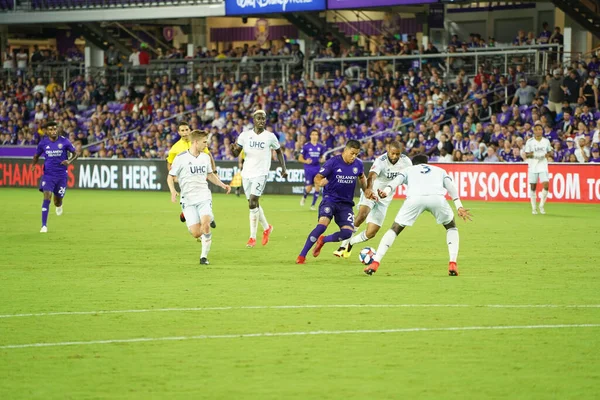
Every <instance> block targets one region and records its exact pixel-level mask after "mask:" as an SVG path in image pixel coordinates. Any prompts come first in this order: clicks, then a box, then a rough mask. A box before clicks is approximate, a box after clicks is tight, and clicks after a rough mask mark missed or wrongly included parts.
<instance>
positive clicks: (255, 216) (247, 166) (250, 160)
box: [231, 110, 287, 248]
mask: <svg viewBox="0 0 600 400" xmlns="http://www.w3.org/2000/svg"><path fill="white" fill-rule="evenodd" d="M252 118H253V119H254V129H253V130H251V131H244V132H242V133H241V134H240V136H239V137H238V139H237V142H236V143H232V144H231V152H232V153H233V155H234V156H235V157H237V156H238V155H239V154H240V152H241V151H242V150H244V154H245V158H244V166H243V168H242V186H243V187H244V193H245V194H246V198H247V199H248V205H249V207H250V239H248V243H247V244H246V247H249V248H250V247H254V246H256V231H257V229H258V222H259V221H260V223H261V225H262V227H263V238H262V245H263V246H265V245H266V244H267V243H269V236H270V235H271V232H273V226H271V225H269V223H268V222H267V218H266V217H265V213H264V211H263V209H262V207H261V206H260V204H259V202H258V200H259V198H260V196H261V195H262V193H263V191H264V190H265V185H266V184H267V177H268V175H269V170H270V169H271V158H272V151H273V150H275V151H276V153H277V159H278V160H279V163H280V164H281V168H282V172H281V176H282V177H283V178H286V177H287V170H286V167H285V159H284V157H283V152H282V151H281V146H280V145H279V139H277V136H275V134H273V132H270V131H267V130H265V126H266V119H267V114H266V113H265V112H264V111H263V110H257V111H255V112H254V114H252Z"/></svg>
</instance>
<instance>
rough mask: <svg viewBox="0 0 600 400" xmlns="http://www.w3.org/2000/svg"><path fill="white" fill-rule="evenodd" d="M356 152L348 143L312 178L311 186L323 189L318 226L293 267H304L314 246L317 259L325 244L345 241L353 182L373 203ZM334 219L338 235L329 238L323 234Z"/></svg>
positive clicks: (357, 146)
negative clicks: (358, 183)
mask: <svg viewBox="0 0 600 400" xmlns="http://www.w3.org/2000/svg"><path fill="white" fill-rule="evenodd" d="M359 152H360V143H359V142H358V141H356V140H349V141H348V143H347V144H346V148H345V149H344V151H343V153H342V155H339V156H335V157H332V158H330V159H329V160H327V162H326V163H325V164H324V165H323V167H322V168H321V169H320V170H319V173H318V174H317V176H316V177H315V186H316V187H317V188H319V187H322V188H323V200H322V201H321V204H320V205H319V223H318V224H317V226H316V227H315V229H313V230H312V232H311V233H310V234H309V235H308V238H307V239H306V243H305V244H304V248H303V249H302V251H301V252H300V255H298V258H296V264H304V263H306V254H308V251H309V250H310V248H311V247H312V246H313V245H314V244H315V242H316V245H315V248H314V250H313V256H314V257H318V256H319V254H320V253H321V248H322V247H323V245H324V244H325V243H328V242H340V241H342V240H345V239H349V238H350V237H351V236H352V233H353V232H354V212H353V210H352V207H354V200H353V199H354V191H355V189H356V180H357V178H358V181H359V182H360V187H361V189H362V190H363V192H364V194H365V197H366V198H369V199H373V200H375V199H376V196H375V193H374V192H373V190H371V189H369V188H368V187H367V178H366V177H365V174H364V168H363V163H362V161H360V160H359V159H357V158H356V157H357V156H358V153H359ZM332 219H334V220H335V223H336V224H337V226H339V227H340V231H339V232H335V233H333V234H331V235H329V236H324V235H323V233H325V231H326V230H327V227H328V226H329V224H330V223H331V220H332Z"/></svg>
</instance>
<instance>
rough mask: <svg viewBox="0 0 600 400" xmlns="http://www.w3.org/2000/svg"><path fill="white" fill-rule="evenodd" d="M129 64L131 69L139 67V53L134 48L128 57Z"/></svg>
mask: <svg viewBox="0 0 600 400" xmlns="http://www.w3.org/2000/svg"><path fill="white" fill-rule="evenodd" d="M129 63H130V64H131V65H132V66H133V67H139V66H140V51H139V50H138V49H137V48H134V49H133V51H132V52H131V54H130V55H129Z"/></svg>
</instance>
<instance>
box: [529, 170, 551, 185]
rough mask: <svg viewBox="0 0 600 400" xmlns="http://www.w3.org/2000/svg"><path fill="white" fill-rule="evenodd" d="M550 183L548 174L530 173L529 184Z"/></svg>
mask: <svg viewBox="0 0 600 400" xmlns="http://www.w3.org/2000/svg"><path fill="white" fill-rule="evenodd" d="M538 179H539V181H540V182H548V181H549V179H548V172H529V183H534V184H535V183H538Z"/></svg>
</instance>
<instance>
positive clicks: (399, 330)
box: [0, 324, 600, 350]
mask: <svg viewBox="0 0 600 400" xmlns="http://www.w3.org/2000/svg"><path fill="white" fill-rule="evenodd" d="M565 328H571V329H575V328H600V324H573V325H568V324H560V325H508V326H502V325H499V326H458V327H450V328H397V329H358V330H344V331H306V332H261V333H238V334H233V333H232V334H226V335H197V336H167V337H156V338H132V339H109V340H90V341H73V342H54V343H27V344H9V345H4V346H0V350H8V349H24V348H30V347H61V346H85V345H94V344H115V343H141V342H169V341H184V340H202V339H241V338H262V337H281V336H325V335H350V334H373V333H406V332H447V331H451V332H456V331H495V330H516V329H565Z"/></svg>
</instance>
